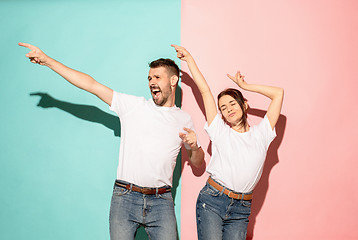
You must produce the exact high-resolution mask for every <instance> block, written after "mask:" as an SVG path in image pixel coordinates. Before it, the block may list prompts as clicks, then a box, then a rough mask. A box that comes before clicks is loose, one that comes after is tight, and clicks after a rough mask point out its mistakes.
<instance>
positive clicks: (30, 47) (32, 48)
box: [19, 42, 36, 50]
mask: <svg viewBox="0 0 358 240" xmlns="http://www.w3.org/2000/svg"><path fill="white" fill-rule="evenodd" d="M19 46H21V47H26V48H28V49H30V50H35V49H36V47H35V46H33V45H31V44H28V43H21V42H20V43H19Z"/></svg>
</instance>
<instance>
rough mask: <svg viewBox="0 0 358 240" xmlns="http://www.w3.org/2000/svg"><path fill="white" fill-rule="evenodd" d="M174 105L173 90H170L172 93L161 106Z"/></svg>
mask: <svg viewBox="0 0 358 240" xmlns="http://www.w3.org/2000/svg"><path fill="white" fill-rule="evenodd" d="M174 105H175V90H174V91H173V90H172V94H171V95H170V96H169V97H168V100H167V101H166V103H165V104H164V105H163V107H173V106H174Z"/></svg>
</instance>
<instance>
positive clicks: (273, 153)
mask: <svg viewBox="0 0 358 240" xmlns="http://www.w3.org/2000/svg"><path fill="white" fill-rule="evenodd" d="M181 73H182V82H183V83H185V84H186V85H188V86H189V87H190V88H191V90H192V93H193V95H194V97H195V100H196V102H197V104H198V105H199V108H200V110H201V112H202V113H203V115H204V116H205V107H204V102H203V99H202V97H201V94H200V91H199V89H198V87H197V86H196V84H195V83H194V80H193V79H192V78H191V77H190V75H189V74H188V73H186V72H184V71H181ZM248 114H249V115H253V116H257V117H261V118H264V116H265V114H266V110H260V109H254V108H249V110H248ZM286 122H287V118H286V116H285V115H282V114H281V115H280V117H279V119H278V122H277V124H276V135H277V136H276V138H275V139H274V140H273V141H272V143H271V145H270V147H269V149H268V151H267V156H266V160H265V165H264V169H263V172H262V176H261V179H260V181H259V183H258V184H257V185H256V187H255V189H254V198H253V201H252V205H251V215H250V222H249V226H248V229H247V238H246V239H247V240H252V239H253V236H254V228H255V224H256V217H257V215H258V214H259V212H260V211H261V208H262V206H263V203H264V201H265V199H266V195H267V191H268V188H269V176H270V173H271V170H272V168H273V167H274V166H275V165H276V164H277V163H278V162H279V158H278V153H277V152H278V148H279V147H280V145H281V142H282V139H283V136H284V132H285V128H286ZM207 152H208V153H209V155H210V156H211V142H210V143H209V146H208V149H207ZM201 170H202V171H205V168H204V169H201ZM194 174H195V173H194ZM201 174H202V173H201Z"/></svg>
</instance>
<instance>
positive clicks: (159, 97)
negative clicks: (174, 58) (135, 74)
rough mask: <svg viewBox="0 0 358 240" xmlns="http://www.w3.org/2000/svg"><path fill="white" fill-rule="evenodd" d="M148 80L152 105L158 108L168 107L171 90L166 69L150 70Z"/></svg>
mask: <svg viewBox="0 0 358 240" xmlns="http://www.w3.org/2000/svg"><path fill="white" fill-rule="evenodd" d="M148 80H149V89H150V92H151V94H152V97H153V101H154V103H155V104H156V105H158V106H166V107H170V102H169V101H168V98H171V95H172V89H171V86H170V77H169V74H168V71H167V69H166V68H165V67H158V68H151V69H150V70H149V74H148Z"/></svg>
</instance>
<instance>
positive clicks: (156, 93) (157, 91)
mask: <svg viewBox="0 0 358 240" xmlns="http://www.w3.org/2000/svg"><path fill="white" fill-rule="evenodd" d="M150 90H151V92H152V95H153V98H154V99H158V98H159V95H160V93H161V91H160V89H159V88H151V89H150Z"/></svg>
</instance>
